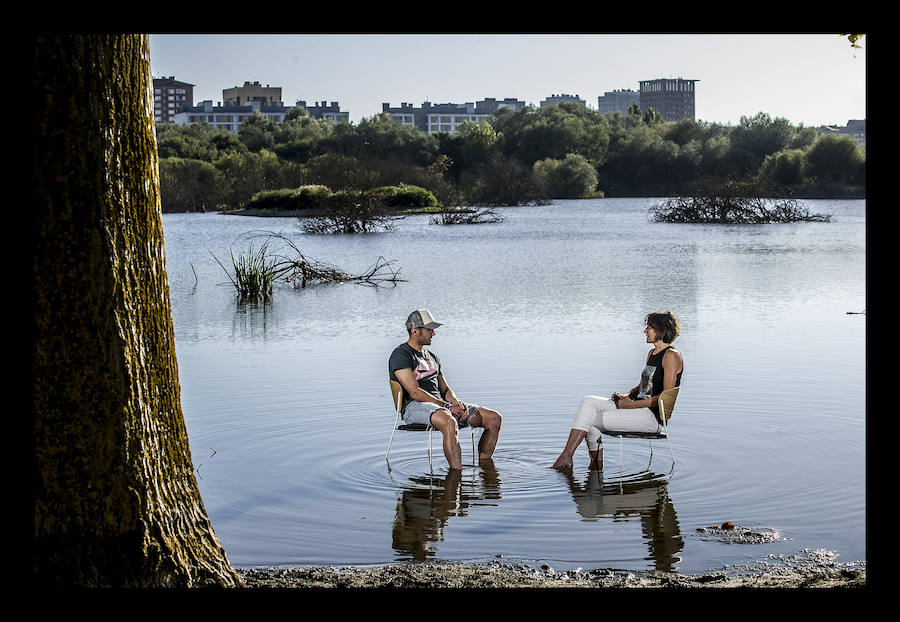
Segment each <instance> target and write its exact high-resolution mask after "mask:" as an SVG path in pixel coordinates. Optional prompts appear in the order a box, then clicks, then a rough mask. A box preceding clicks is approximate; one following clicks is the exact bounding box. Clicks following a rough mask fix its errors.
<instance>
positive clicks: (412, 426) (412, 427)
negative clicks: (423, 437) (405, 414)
mask: <svg viewBox="0 0 900 622" xmlns="http://www.w3.org/2000/svg"><path fill="white" fill-rule="evenodd" d="M430 427H431V426H429V425H425V424H424V423H401V424H400V425H398V426H397V429H398V430H409V431H414V432H425V431H427V430H428V429H429V428H430Z"/></svg>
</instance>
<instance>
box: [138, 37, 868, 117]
mask: <svg viewBox="0 0 900 622" xmlns="http://www.w3.org/2000/svg"><path fill="white" fill-rule="evenodd" d="M867 44H868V37H864V38H863V40H862V49H853V48H851V47H850V44H849V42H848V41H847V40H846V38H842V37H840V36H838V34H837V33H834V34H196V35H191V34H151V35H150V62H151V71H152V73H153V76H154V77H163V76H174V77H175V79H176V80H180V81H182V82H188V83H190V84H193V85H195V86H194V103H196V102H199V101H202V100H204V99H210V100H212V101H213V103H214V104H216V103H218V102H221V101H222V90H223V89H227V88H232V87H235V86H242V85H243V84H244V82H247V81H249V82H254V81H258V82H259V83H260V84H261V85H262V86H266V85H268V86H277V87H281V92H282V101H283V102H284V103H285V104H286V105H293V104H294V103H296V101H297V100H301V99H302V100H305V101H306V102H307V104H308V105H313V104H314V103H315V102H321V101H328V102H334V101H336V102H338V103H339V105H340V109H341V110H342V111H345V112H349V113H350V120H351V121H352V122H353V123H358V122H359V121H360V119H362V118H363V117H372V116H374V115H376V114H378V113H380V112H381V104H382V102H387V103H389V104H390V105H391V106H399V105H400V103H401V102H407V103H410V104H413V105H414V106H416V107H418V106H421V105H422V102H424V101H430V102H431V103H433V104H443V103H454V104H462V103H465V102H476V101H479V100H482V99H485V98H488V97H493V98H496V99H504V98H507V97H512V98H515V99H519V100H523V101H525V102H526V103H527V104H533V105H535V106H538V105H540V102H541V100H543V99H546V98H547V97H548V96H550V95H553V94H562V93H565V94H569V95H578V96H579V97H580V98H581V99H583V100H585V101H586V103H587V106H588V107H589V108H593V109H596V108H597V97H598V96H601V95H603V94H604V93H605V92H607V91H613V90H616V89H631V90H637V89H638V83H639V81H641V80H652V79H656V78H685V79H693V80H699V82H698V83H697V84H696V89H697V91H696V118H697V119H698V120H702V121H710V122H718V123H725V124H731V125H736V124H737V123H739V122H740V118H741V117H742V116H753V115H755V114H756V113H758V112H765V113H768V114H769V115H771V116H772V117H783V118H786V119H788V120H789V121H790V122H791V123H792V124H794V125H800V124H803V125H805V126H819V125H844V124H846V123H847V121H848V120H850V119H865V118H866V48H867Z"/></svg>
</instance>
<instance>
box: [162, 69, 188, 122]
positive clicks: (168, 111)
mask: <svg viewBox="0 0 900 622" xmlns="http://www.w3.org/2000/svg"><path fill="white" fill-rule="evenodd" d="M193 105H194V85H193V84H188V83H187V82H179V81H178V80H176V79H175V76H169V77H168V78H153V118H154V120H155V121H156V122H157V123H172V122H174V121H175V115H176V114H177V113H179V112H180V111H181V109H182V108H184V107H186V106H193Z"/></svg>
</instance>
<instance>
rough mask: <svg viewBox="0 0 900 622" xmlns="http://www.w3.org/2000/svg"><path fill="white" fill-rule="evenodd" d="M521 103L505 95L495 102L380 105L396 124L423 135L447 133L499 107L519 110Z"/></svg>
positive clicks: (489, 116) (490, 99) (483, 118)
mask: <svg viewBox="0 0 900 622" xmlns="http://www.w3.org/2000/svg"><path fill="white" fill-rule="evenodd" d="M524 107H525V102H523V101H521V100H518V99H513V98H510V97H507V98H506V99H504V100H501V101H498V100H496V99H494V98H492V97H489V98H487V99H484V100H482V101H479V102H475V103H472V102H466V103H465V104H432V103H431V102H423V103H422V107H421V108H416V107H415V106H413V105H412V104H408V103H406V102H403V103H401V104H400V107H399V108H396V107H394V108H392V107H391V105H390V104H389V103H382V104H381V111H382V112H387V113H389V114H390V115H391V118H393V119H394V121H396V122H397V123H399V124H401V125H409V126H412V127H415V128H416V129H418V130H420V131H422V132H425V133H427V134H436V133H438V132H447V133H448V134H455V133H456V132H457V131H459V128H460V126H462V124H463V123H467V122H478V121H487V120H488V119H490V118H491V116H492V115H493V114H494V113H495V112H497V111H498V110H499V109H501V108H511V109H512V110H521V109H523V108H524Z"/></svg>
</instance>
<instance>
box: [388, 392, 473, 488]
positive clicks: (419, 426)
mask: <svg viewBox="0 0 900 622" xmlns="http://www.w3.org/2000/svg"><path fill="white" fill-rule="evenodd" d="M388 382H390V383H391V396H392V397H393V400H394V412H395V413H396V415H395V417H394V427H393V428H392V429H391V440H390V441H388V447H387V453H386V454H385V455H384V459H385V461H386V462H387V463H388V468H390V465H391V462H390V460H389V459H388V457H389V456H390V455H391V444H393V442H394V432H396V431H397V430H406V431H408V432H423V431H427V432H428V469H429V472H430V473H434V467H433V466H432V462H431V433H432V432H433V431H434V426H432V425H431V424H428V425H426V424H424V423H401V424H400V425H397V422H399V421H400V407H401V406H403V387H402V386H401V385H400V383H399V382H397V381H396V380H389V381H388ZM469 428H470V429H471V430H472V463H473V464H476V460H475V458H476V454H475V428H473V427H472V426H469Z"/></svg>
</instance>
